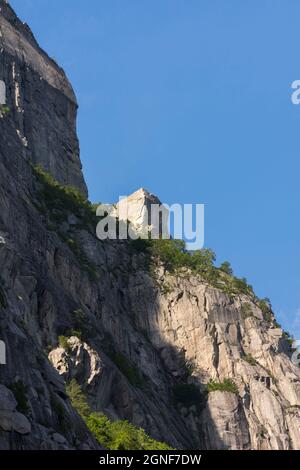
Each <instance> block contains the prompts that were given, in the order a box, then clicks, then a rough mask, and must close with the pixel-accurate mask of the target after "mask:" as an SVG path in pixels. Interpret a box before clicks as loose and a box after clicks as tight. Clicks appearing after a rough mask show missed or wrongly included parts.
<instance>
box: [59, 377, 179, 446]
mask: <svg viewBox="0 0 300 470" xmlns="http://www.w3.org/2000/svg"><path fill="white" fill-rule="evenodd" d="M66 390H67V393H68V396H69V398H70V400H71V403H72V405H73V407H74V408H75V409H76V411H77V412H78V414H79V415H80V416H81V417H82V419H83V420H84V421H85V423H86V425H87V427H88V428H89V430H90V431H91V433H92V434H93V435H94V436H95V438H96V439H97V441H98V442H99V443H100V444H101V445H102V446H103V447H105V449H109V450H171V447H169V446H168V445H167V444H165V443H163V442H159V441H156V440H155V439H152V438H151V437H150V436H148V435H147V434H146V433H145V431H144V430H143V429H142V428H138V427H136V426H134V425H133V424H131V423H129V422H128V421H127V420H118V421H111V420H110V419H109V418H108V417H107V416H105V415H104V414H102V413H92V412H91V409H90V407H89V405H88V403H87V400H86V397H85V395H84V393H83V391H82V389H81V387H80V385H79V384H78V383H77V382H76V380H74V379H73V380H71V382H70V383H69V384H68V385H67V386H66Z"/></svg>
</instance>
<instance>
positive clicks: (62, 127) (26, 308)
mask: <svg viewBox="0 0 300 470" xmlns="http://www.w3.org/2000/svg"><path fill="white" fill-rule="evenodd" d="M0 6H1V13H0V27H1V36H0V42H1V45H2V46H1V47H2V48H4V50H2V52H0V63H1V69H0V79H4V80H5V82H6V84H7V83H8V86H7V94H8V97H7V98H8V99H7V101H8V105H9V107H10V113H9V114H8V115H1V116H0V266H1V270H0V340H1V341H4V342H5V344H6V356H7V364H6V365H0V449H72V448H81V449H96V448H98V445H97V443H96V442H95V440H94V439H93V437H92V436H91V435H90V433H89V432H88V430H87V428H86V427H85V424H84V423H83V421H82V420H81V419H80V417H79V416H78V415H77V413H76V412H75V410H74V409H73V408H72V406H71V403H70V401H69V399H68V397H67V395H66V391H65V385H64V381H69V380H71V379H76V380H77V382H78V383H80V384H81V386H82V388H83V390H84V392H85V393H86V395H87V398H88V401H89V404H90V406H91V408H92V410H95V411H102V412H105V413H106V414H107V415H109V416H110V417H112V418H114V419H122V418H126V419H128V420H130V421H131V422H133V423H134V424H135V425H137V426H141V427H143V428H145V430H146V431H147V432H148V433H149V434H150V435H151V436H153V437H154V438H156V439H159V440H163V441H166V442H168V443H169V444H171V445H172V446H174V447H176V448H188V449H190V448H192V447H195V448H200V449H214V448H216V449H249V448H253V449H260V448H261V449H299V448H300V431H299V429H300V413H299V410H300V373H299V368H298V367H297V366H295V365H293V363H292V362H291V360H290V358H289V356H288V353H289V351H288V348H287V343H286V341H285V340H284V338H283V336H282V331H281V329H280V328H277V327H276V325H275V324H274V318H273V317H272V316H271V317H270V318H269V319H267V320H266V319H265V318H264V315H263V312H262V311H261V309H260V308H259V306H258V305H257V302H255V300H254V299H253V298H252V297H248V296H246V295H244V294H236V295H233V296H232V295H231V296H229V295H227V294H226V293H225V292H222V291H221V290H219V289H216V288H214V287H212V286H210V285H209V284H208V283H207V282H204V281H203V280H201V278H199V277H198V276H194V275H192V274H190V273H187V272H185V273H184V275H170V274H169V273H167V272H166V271H165V269H164V267H163V266H157V273H156V279H155V281H154V280H153V277H152V274H150V272H149V271H148V269H147V263H145V255H144V254H143V253H140V252H137V251H134V249H133V247H132V245H131V244H130V243H128V242H127V241H122V242H117V241H116V242H113V241H103V242H100V241H99V240H97V238H96V237H95V235H94V233H95V227H94V226H93V225H90V224H89V223H87V222H86V221H84V220H83V217H82V220H81V218H80V215H78V214H76V215H75V214H73V213H72V211H71V209H70V206H68V205H66V207H65V208H64V209H63V211H62V210H61V209H60V210H61V212H60V213H59V214H57V211H56V210H55V208H54V209H53V206H49V200H46V199H45V197H44V195H45V193H44V192H43V191H41V189H42V183H41V182H40V181H39V180H38V179H37V177H36V175H35V173H34V172H33V171H32V168H31V165H30V164H29V162H28V159H29V157H31V156H32V158H33V159H35V161H38V162H40V163H42V164H43V165H44V166H45V167H46V168H48V169H49V170H50V171H51V173H52V174H53V176H54V177H55V178H57V179H58V180H59V181H61V182H63V183H68V184H73V185H76V186H77V187H79V188H81V189H82V191H85V184H84V181H83V176H82V174H81V171H80V162H79V157H78V152H77V153H76V149H77V151H78V147H77V138H76V135H75V130H74V129H75V115H76V101H75V98H74V96H73V92H72V89H71V87H70V85H69V84H68V82H67V80H66V78H65V75H64V73H63V72H62V71H61V69H59V68H58V67H57V66H56V65H55V64H54V63H53V62H52V61H51V60H50V59H48V58H47V56H46V55H45V53H44V52H42V51H41V50H40V49H39V47H38V45H37V44H36V42H35V40H34V38H33V36H32V34H31V33H30V31H29V29H28V28H27V27H26V26H24V25H23V24H22V23H21V22H20V21H19V20H18V19H17V17H16V16H15V14H14V13H13V12H12V11H11V9H9V7H8V6H7V5H6V3H5V2H3V1H1V0H0ZM3 32H4V33H5V34H4V33H3ZM14 64H15V65H14ZM13 77H15V78H13ZM9 80H10V82H9ZM42 96H43V99H42V98H41V97H42ZM29 98H30V99H29ZM54 129H55V132H54ZM62 142H63V143H64V145H67V146H68V148H67V149H66V148H63V149H62ZM69 157H70V158H69ZM140 195H141V194H140V193H139V194H138V195H137V194H135V195H134V200H140V197H139V196H140ZM137 196H138V197H137ZM142 196H143V197H144V193H143V194H142ZM48 197H49V194H48ZM146 199H147V198H146ZM52 202H53V201H51V200H50V203H52ZM141 209H142V208H141ZM138 211H140V206H139V209H138ZM142 212H143V211H141V213H142ZM138 213H140V212H138ZM58 215H59V217H58ZM70 239H71V241H72V243H70ZM74 247H76V249H74ZM245 304H247V309H245V308H244V307H245ZM245 312H246V314H245ZM60 335H64V336H65V337H68V338H69V339H67V347H66V344H59V341H58V337H59V336H60ZM79 336H80V338H79ZM62 346H63V347H62ZM246 358H247V360H245V359H246ZM225 379H232V380H233V381H234V382H235V386H236V388H235V389H234V390H233V391H230V390H228V389H227V390H223V391H221V390H215V391H211V392H210V393H209V394H208V395H207V394H206V391H205V390H206V387H205V384H207V383H208V382H209V381H210V380H214V381H215V382H223V381H224V380H225ZM195 390H196V392H197V393H196V392H195ZM179 392H180V393H179Z"/></svg>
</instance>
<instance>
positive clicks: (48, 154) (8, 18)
mask: <svg viewBox="0 0 300 470" xmlns="http://www.w3.org/2000/svg"><path fill="white" fill-rule="evenodd" d="M0 80H3V81H4V82H5V84H6V90H7V97H6V102H7V105H8V106H9V108H10V109H11V112H12V114H13V118H14V124H15V131H14V132H15V133H17V135H18V137H19V139H20V140H21V142H22V144H23V147H24V152H23V154H24V157H25V158H26V157H27V158H30V159H32V160H33V161H34V162H35V163H40V164H42V165H43V166H44V167H45V168H46V169H47V170H49V171H51V173H52V174H53V176H54V177H55V178H56V179H57V180H58V181H59V182H61V183H62V184H64V185H73V186H76V187H77V188H79V189H80V191H81V192H83V193H84V194H87V189H86V185H85V182H84V179H83V176H82V173H81V163H80V159H79V145H78V139H77V135H76V113H77V102H76V98H75V95H74V92H73V89H72V87H71V85H70V83H69V81H68V79H67V77H66V75H65V73H64V71H63V70H62V69H61V68H60V67H58V65H57V64H56V63H55V62H54V61H53V60H52V59H50V58H49V57H48V56H47V54H46V53H45V52H43V51H42V50H41V49H40V47H39V46H38V44H37V42H36V40H35V39H34V37H33V35H32V33H31V31H30V29H29V28H28V26H27V25H25V24H23V23H22V22H21V21H20V20H19V19H18V18H17V16H16V15H15V13H14V11H13V10H12V9H11V7H10V6H9V5H8V4H7V3H6V2H5V1H3V0H1V1H0Z"/></svg>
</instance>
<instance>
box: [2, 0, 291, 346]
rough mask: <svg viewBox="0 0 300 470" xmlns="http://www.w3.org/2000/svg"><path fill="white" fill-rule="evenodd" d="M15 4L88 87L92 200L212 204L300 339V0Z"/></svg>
mask: <svg viewBox="0 0 300 470" xmlns="http://www.w3.org/2000/svg"><path fill="white" fill-rule="evenodd" d="M11 5H12V6H13V7H14V8H15V10H16V11H17V13H18V14H19V16H20V17H21V18H22V19H23V20H24V21H26V22H27V23H29V24H30V26H31V28H32V29H33V31H34V34H35V35H36V37H37V39H38V40H39V42H40V44H41V46H42V47H43V48H44V49H46V51H47V52H48V53H49V55H51V56H52V57H54V58H55V59H56V60H57V61H58V62H59V64H60V65H61V66H62V67H63V68H64V69H65V70H66V72H67V75H68V77H69V78H70V80H71V81H72V84H73V86H74V88H75V91H76V94H77V97H78V101H79V106H80V107H79V116H78V133H79V137H80V142H81V158H82V162H83V166H84V174H85V177H86V180H87V183H88V186H89V191H90V198H91V199H92V200H93V201H102V202H109V201H116V200H117V199H118V197H119V195H123V194H130V193H131V192H133V191H134V190H136V189H138V188H140V187H142V186H143V187H146V188H147V189H148V190H149V191H151V192H153V193H155V194H157V195H158V196H159V197H160V199H161V200H162V201H163V202H165V203H169V204H172V203H174V202H179V203H204V204H205V207H206V234H205V237H206V246H207V247H210V248H212V249H214V250H215V251H216V253H217V255H218V262H222V261H223V260H229V261H230V262H231V264H232V266H233V268H234V271H235V273H236V274H237V275H238V276H245V277H246V278H247V279H248V281H249V282H250V283H251V284H253V286H254V288H255V291H256V292H257V294H258V295H260V296H262V297H264V296H267V297H270V299H271V301H272V304H273V306H274V309H275V312H276V314H277V318H278V319H279V321H280V322H281V323H282V324H283V325H284V327H285V328H286V329H288V330H290V331H291V332H292V333H294V335H295V336H296V337H297V338H299V339H300V295H299V292H300V249H299V230H300V219H299V202H300V194H299V192H300V189H299V182H298V179H299V173H300V159H299V150H300V149H299V146H300V140H299V135H300V105H299V106H295V105H293V104H292V103H291V83H292V82H293V81H294V80H296V79H300V56H299V34H300V33H299V17H300V2H299V1H298V0H284V1H283V0H244V1H240V0H226V1H224V0H201V1H200V0H151V1H149V0H88V1H87V2H83V1H82V0H51V2H49V1H46V0H11Z"/></svg>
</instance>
